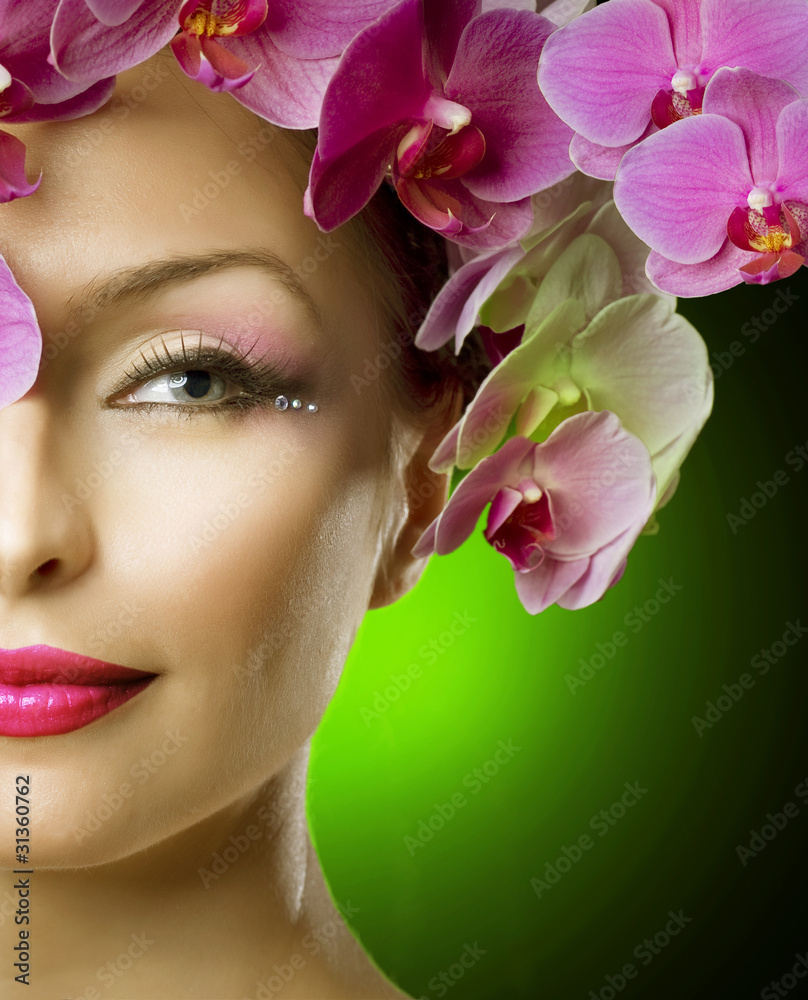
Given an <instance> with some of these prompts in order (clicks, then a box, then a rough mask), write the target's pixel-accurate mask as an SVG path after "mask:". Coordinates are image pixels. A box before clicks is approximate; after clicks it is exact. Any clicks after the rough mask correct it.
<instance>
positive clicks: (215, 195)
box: [0, 53, 364, 328]
mask: <svg viewBox="0 0 808 1000" xmlns="http://www.w3.org/2000/svg"><path fill="white" fill-rule="evenodd" d="M4 128H7V130H8V131H11V132H13V133H14V134H15V135H17V137H18V138H20V139H22V141H23V142H25V144H26V147H27V149H28V154H27V159H26V164H27V175H28V177H29V179H30V178H34V177H36V175H37V174H38V173H39V172H40V171H41V172H42V182H41V185H40V188H39V190H38V191H37V192H36V193H35V194H34V195H33V196H30V197H27V198H20V199H17V200H16V201H14V202H12V203H10V204H7V205H2V206H0V252H2V253H3V255H4V256H5V257H6V260H7V261H8V263H9V264H10V266H11V267H12V270H13V271H14V274H15V276H16V277H17V280H18V281H19V283H20V284H21V285H22V287H23V288H24V289H25V290H26V291H27V292H28V294H29V295H30V296H31V297H32V299H34V302H35V305H36V307H37V311H38V314H39V316H40V322H41V323H42V325H43V328H44V327H46V326H47V325H48V322H49V321H52V322H53V323H56V324H58V322H59V321H60V315H59V313H60V310H61V309H62V308H63V306H64V304H65V303H66V302H68V301H69V300H70V298H71V297H72V296H74V295H75V294H76V293H77V292H78V291H79V290H81V289H82V288H84V287H85V286H86V285H88V284H89V283H90V282H91V281H93V280H95V279H97V278H98V276H99V275H101V274H108V273H110V272H113V271H115V270H118V269H121V268H129V267H132V266H133V265H137V264H141V263H144V262H147V261H150V260H155V259H157V258H162V257H171V256H173V255H187V254H188V253H189V252H195V253H198V252H205V251H213V250H223V251H227V250H231V249H237V248H243V247H245V246H254V247H266V248H268V249H269V250H271V251H272V252H273V253H274V254H275V255H277V256H278V257H279V258H281V259H282V260H283V261H285V262H286V263H287V264H288V265H289V267H290V268H291V269H292V270H294V271H295V272H297V273H299V274H300V276H301V278H302V279H303V280H305V282H306V285H307V288H308V289H309V291H310V292H311V293H312V295H313V297H314V298H315V299H318V298H319V299H320V301H321V305H322V307H324V308H328V307H331V306H332V305H333V301H332V300H333V299H334V296H335V295H337V296H338V297H339V296H341V295H344V294H345V290H346V287H351V286H352V285H354V286H355V287H353V288H352V289H351V292H352V295H353V299H352V301H353V303H354V304H355V303H356V301H357V299H356V296H357V295H359V297H360V300H361V296H362V286H363V284H364V282H363V281H362V280H361V279H360V278H359V277H358V276H356V275H355V273H354V272H355V260H354V255H353V254H352V253H350V252H349V253H345V252H342V251H344V250H346V249H348V244H349V238H348V235H347V234H346V233H344V232H343V231H342V230H341V231H340V233H339V235H338V236H337V234H334V235H331V236H326V235H325V234H323V233H321V232H320V231H319V230H318V229H317V227H316V225H315V224H314V223H313V222H311V220H309V219H307V218H306V217H305V216H304V215H303V207H302V205H303V191H304V189H305V185H306V179H307V173H308V164H307V160H306V159H305V152H304V150H303V149H302V148H301V144H300V143H299V142H297V143H296V142H295V141H293V140H292V139H290V138H289V136H288V134H286V133H284V131H283V130H281V129H278V128H276V127H275V126H272V125H270V124H269V123H267V122H264V121H263V120H261V119H259V118H258V117H257V116H255V115H253V114H252V113H251V112H249V111H247V110H246V109H245V108H243V107H242V106H241V105H239V104H238V102H237V101H235V100H234V99H233V97H232V96H231V95H229V94H214V93H211V92H210V91H208V90H207V89H206V88H204V87H202V86H200V85H199V84H196V83H194V82H193V81H191V80H188V79H187V78H186V77H185V76H184V75H183V74H182V72H181V71H180V70H179V68H178V67H177V66H176V63H175V61H174V59H173V56H171V54H170V53H160V54H158V55H157V56H155V57H153V58H152V59H151V60H149V61H148V62H146V63H143V64H142V65H140V66H138V67H136V68H134V69H132V70H129V71H127V72H126V73H123V74H121V75H120V76H119V78H118V81H117V86H116V90H115V94H114V96H113V98H112V99H111V101H110V102H109V103H108V104H107V105H105V106H104V107H103V108H101V109H99V110H98V111H97V112H95V113H94V114H92V115H89V116H86V117H84V118H80V119H76V120H74V121H68V122H48V123H37V124H30V125H18V126H16V127H15V126H7V125H6V124H5V123H4ZM337 250H339V251H340V252H336V251H337Z"/></svg>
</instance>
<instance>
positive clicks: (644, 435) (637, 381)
mask: <svg viewBox="0 0 808 1000" xmlns="http://www.w3.org/2000/svg"><path fill="white" fill-rule="evenodd" d="M675 310H676V303H675V301H673V302H672V301H670V300H666V299H662V298H660V297H659V296H656V295H632V296H630V297H629V298H625V299H620V300H619V301H617V302H613V303H611V304H610V305H608V306H606V308H605V309H603V310H602V312H600V313H599V314H598V315H597V316H596V317H595V319H594V320H593V321H592V322H591V323H590V325H589V326H588V327H587V329H586V330H585V331H584V332H583V333H580V334H578V336H577V337H575V339H574V340H573V352H572V363H571V368H570V375H571V377H572V379H573V380H574V381H575V382H576V384H578V385H580V386H582V387H585V388H586V391H587V393H588V396H589V399H590V401H591V406H592V409H595V410H611V411H612V412H614V413H618V414H619V415H620V420H621V422H622V424H623V426H624V427H625V428H626V430H627V431H629V432H631V433H632V434H635V435H636V436H637V437H638V438H640V440H641V441H642V442H643V444H645V446H646V447H647V448H648V450H649V451H650V452H651V455H652V456H656V455H657V453H660V452H662V451H663V450H664V449H666V448H668V446H669V445H671V443H672V442H675V441H677V440H679V439H683V440H685V439H686V440H687V441H688V442H691V443H692V440H693V439H695V435H696V434H698V432H699V431H700V430H701V428H702V426H703V425H704V423H705V421H706V420H707V417H708V416H709V413H710V407H711V405H712V378H711V375H710V363H709V358H708V355H707V348H706V345H705V343H704V341H703V340H702V338H701V336H700V334H699V333H698V331H697V330H696V329H695V328H694V327H693V326H692V325H691V324H690V323H688V321H687V320H686V319H685V318H684V317H683V316H679V315H678V314H677V313H676V311H675ZM688 448H689V444H688ZM686 453H687V452H686V451H684V452H682V451H681V449H680V450H678V451H677V452H676V453H675V454H672V455H670V457H669V462H668V465H667V467H666V468H665V469H664V470H660V469H659V468H657V465H656V463H655V464H654V470H655V472H656V475H657V481H658V485H659V490H660V492H662V491H664V489H665V487H666V485H667V482H668V480H669V479H670V478H671V477H672V476H673V474H674V472H675V471H676V469H677V468H678V467H679V466H680V465H681V464H682V462H683V461H684V458H685V455H686Z"/></svg>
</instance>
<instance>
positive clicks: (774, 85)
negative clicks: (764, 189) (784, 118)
mask: <svg viewBox="0 0 808 1000" xmlns="http://www.w3.org/2000/svg"><path fill="white" fill-rule="evenodd" d="M799 97H800V95H799V94H798V93H797V91H796V90H795V89H794V88H793V87H792V86H790V85H789V84H787V83H786V82H785V81H784V80H769V79H768V78H766V77H763V76H758V74H757V73H751V72H750V71H749V70H747V69H720V70H719V71H718V72H717V73H716V74H715V76H714V77H713V78H712V80H710V82H709V84H708V85H707V90H706V92H705V95H704V114H710V115H721V116H722V117H723V118H727V119H729V120H730V121H732V122H735V124H736V125H738V126H739V127H740V128H741V130H742V131H743V134H744V138H745V139H746V149H747V153H748V155H749V166H750V167H751V170H752V177H753V179H754V180H755V181H756V182H757V183H758V184H764V183H771V182H772V181H774V179H775V178H776V177H777V171H778V167H779V157H778V154H777V120H778V118H779V117H780V114H781V112H782V111H783V109H784V108H786V107H787V106H788V105H789V104H791V103H792V102H794V101H797V100H799Z"/></svg>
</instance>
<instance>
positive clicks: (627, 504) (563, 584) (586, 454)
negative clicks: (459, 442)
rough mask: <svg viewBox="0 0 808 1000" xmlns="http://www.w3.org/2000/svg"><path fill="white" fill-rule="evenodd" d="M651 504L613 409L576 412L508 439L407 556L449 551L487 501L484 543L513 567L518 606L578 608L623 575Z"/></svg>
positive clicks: (641, 469)
mask: <svg viewBox="0 0 808 1000" xmlns="http://www.w3.org/2000/svg"><path fill="white" fill-rule="evenodd" d="M655 499H656V483H655V481H654V476H653V473H652V471H651V458H650V456H649V454H648V450H647V448H646V447H645V445H644V444H643V443H642V442H641V441H640V440H639V438H636V437H634V435H633V434H629V432H628V431H626V430H625V428H624V427H623V426H622V425H621V423H620V421H619V420H618V419H617V417H616V416H615V415H614V414H613V413H608V412H602V413H580V414H577V415H576V416H573V417H570V418H569V419H568V420H565V421H564V422H563V423H562V424H561V425H560V426H559V427H558V428H557V429H556V430H555V431H553V433H552V434H551V435H550V436H549V437H548V438H547V440H546V441H543V442H542V443H540V444H537V443H536V442H534V441H531V440H529V439H528V438H525V437H514V438H511V439H510V440H509V441H507V442H506V443H505V444H504V445H503V446H502V448H500V450H499V451H498V452H496V453H495V454H494V455H490V456H489V457H488V458H485V459H483V461H482V462H480V464H479V465H477V466H476V467H475V468H474V469H473V470H472V471H471V472H470V473H469V474H468V475H467V476H466V477H465V479H463V480H462V482H461V483H460V484H459V486H458V487H457V488H456V489H455V491H454V493H453V494H452V496H451V497H450V498H449V502H448V504H447V505H446V507H445V508H444V509H443V511H442V513H441V514H440V516H439V517H438V518H436V520H435V521H433V522H432V524H431V525H430V526H429V527H428V528H427V530H426V531H425V532H424V534H423V535H422V536H421V538H420V540H419V541H418V543H417V544H416V546H415V547H414V549H413V554H414V555H416V556H425V555H429V554H430V553H431V552H436V553H438V554H440V555H443V554H444V553H447V552H451V551H453V550H454V549H456V548H457V547H458V546H459V545H460V544H461V543H462V542H464V541H465V540H466V538H468V536H469V535H470V534H471V532H472V531H473V530H474V527H475V525H476V523H477V520H478V518H479V516H480V514H481V513H482V511H483V509H484V508H485V507H486V505H487V504H490V505H491V506H490V508H489V512H488V520H487V524H486V528H485V538H486V540H487V541H488V542H490V544H491V545H492V546H493V547H494V548H495V549H497V550H498V551H499V552H501V553H502V554H503V555H504V556H505V557H506V558H507V559H508V561H509V562H510V564H511V566H512V567H513V569H514V570H515V573H516V577H515V582H516V590H517V593H518V595H519V599H520V600H521V602H522V604H523V605H524V607H525V609H526V610H527V611H528V612H529V613H530V614H538V613H539V612H540V611H544V609H545V608H547V607H549V606H550V605H551V604H558V605H560V606H561V607H563V608H583V607H586V606H587V605H589V604H592V603H593V602H594V601H597V600H599V599H600V598H601V597H602V596H603V594H604V593H605V592H606V590H607V589H608V588H609V587H610V586H612V584H614V583H616V582H617V580H618V579H619V578H620V576H621V575H622V572H623V570H624V568H625V564H626V559H627V556H628V553H629V551H630V549H631V547H632V546H633V545H634V542H635V541H636V540H637V537H638V536H639V534H640V532H641V531H642V529H643V527H644V526H645V524H646V522H647V521H648V518H649V517H650V516H651V513H652V511H653V508H654V502H655Z"/></svg>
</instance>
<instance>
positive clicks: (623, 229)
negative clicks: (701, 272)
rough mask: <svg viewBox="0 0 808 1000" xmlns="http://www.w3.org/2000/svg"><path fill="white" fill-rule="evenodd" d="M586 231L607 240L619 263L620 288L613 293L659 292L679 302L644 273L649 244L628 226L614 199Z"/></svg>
mask: <svg viewBox="0 0 808 1000" xmlns="http://www.w3.org/2000/svg"><path fill="white" fill-rule="evenodd" d="M587 232H589V233H593V234H594V235H595V236H600V237H601V238H602V239H604V240H606V242H607V243H608V244H609V246H610V247H611V248H612V250H613V251H614V253H615V254H616V255H617V260H618V262H619V264H620V270H621V271H622V274H623V285H622V289H621V291H620V292H619V293H618V294H617V295H615V296H613V298H615V299H621V298H624V297H625V296H628V295H642V294H648V295H659V296H660V298H663V299H668V300H669V301H670V302H671V303H673V305H676V296H675V295H668V293H667V292H660V290H659V289H658V288H656V287H655V286H654V285H652V284H651V280H650V278H649V277H648V275H647V274H646V273H645V262H646V261H647V260H648V247H647V246H646V244H645V243H643V242H642V240H641V239H640V238H639V237H638V236H636V235H635V234H634V233H633V232H632V231H631V230H630V229H629V227H628V225H627V224H626V222H625V221H624V219H623V216H622V215H621V214H620V213H619V212H618V211H617V206H616V205H615V203H614V201H609V202H607V203H606V204H605V205H604V206H603V207H602V208H600V209H599V210H598V211H597V212H596V213H595V215H594V216H593V218H592V221H591V222H590V223H589V225H588V226H587Z"/></svg>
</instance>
